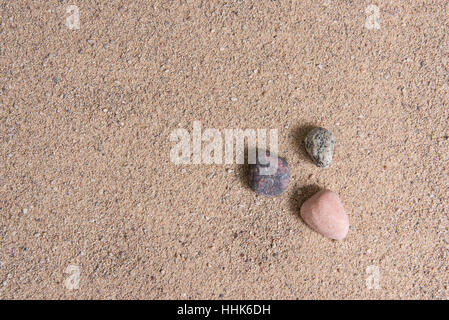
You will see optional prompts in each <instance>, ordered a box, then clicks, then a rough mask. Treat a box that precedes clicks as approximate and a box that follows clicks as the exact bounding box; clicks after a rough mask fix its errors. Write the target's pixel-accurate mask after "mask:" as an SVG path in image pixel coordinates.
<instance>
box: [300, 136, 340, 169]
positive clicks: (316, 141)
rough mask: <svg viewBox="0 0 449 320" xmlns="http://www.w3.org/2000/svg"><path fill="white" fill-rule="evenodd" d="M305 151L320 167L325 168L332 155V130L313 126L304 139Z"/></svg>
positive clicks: (333, 141) (333, 144) (329, 162)
mask: <svg viewBox="0 0 449 320" xmlns="http://www.w3.org/2000/svg"><path fill="white" fill-rule="evenodd" d="M304 142H305V145H306V150H307V153H308V154H309V155H310V157H311V158H312V160H313V162H314V163H315V164H316V165H317V166H318V167H320V168H327V167H329V166H330V164H331V162H332V157H333V155H334V146H335V138H334V135H333V134H332V132H330V131H329V130H326V129H324V128H315V129H313V130H312V131H310V132H309V133H308V134H307V136H306V139H305V141H304Z"/></svg>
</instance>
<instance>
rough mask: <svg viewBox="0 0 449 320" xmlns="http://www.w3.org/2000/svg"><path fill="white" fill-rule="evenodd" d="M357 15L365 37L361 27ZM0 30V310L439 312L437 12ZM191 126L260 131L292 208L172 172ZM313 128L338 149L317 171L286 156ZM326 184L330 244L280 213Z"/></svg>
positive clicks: (426, 8) (441, 147)
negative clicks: (405, 308) (40, 305)
mask: <svg viewBox="0 0 449 320" xmlns="http://www.w3.org/2000/svg"><path fill="white" fill-rule="evenodd" d="M121 3H125V4H121ZM371 3H372V4H376V5H378V6H379V8H380V21H381V27H380V30H369V29H367V28H366V27H365V21H366V19H367V14H366V13H365V8H366V7H367V6H368V5H369V4H371ZM69 4H74V5H77V6H78V7H79V10H80V14H81V28H80V30H69V29H68V28H67V27H66V25H65V21H66V18H67V17H68V14H67V13H66V7H67V6H68V5H69ZM0 13H1V24H0V62H1V73H0V94H1V95H0V138H1V151H0V157H1V161H0V182H1V183H0V210H1V216H0V228H1V229H0V242H1V248H0V261H1V266H0V298H3V299H5V298H26V299H30V298H51V299H55V298H66V299H81V298H100V299H110V298H139V299H143V298H149V299H162V298H175V299H178V298H187V299H190V298H192V299H198V298H204V299H218V298H224V299H227V298H243V299H249V298H264V299H271V298H276V299H284V298H285V299H296V298H300V299H303V298H306V299H317V298H318V299H321V298H330V299H340V298H344V299H349V298H363V299H377V298H382V299H384V298H394V299H409V298H420V299H421V298H423V299H447V298H448V297H449V288H448V282H449V272H448V261H449V253H448V247H449V234H448V227H449V222H448V211H449V210H448V203H449V201H448V200H449V194H448V159H449V155H448V150H449V140H448V135H449V130H448V120H449V111H448V110H449V108H448V107H449V105H448V101H449V94H448V91H449V76H448V74H449V72H448V67H449V45H448V41H449V36H448V34H449V2H448V1H444V0H439V1H437V0H433V1H432V0H427V1H398V0H391V1H374V0H373V1H355V0H354V1H326V0H323V1H310V0H309V1H280V0H279V1H226V2H224V1H125V2H124V1H118V0H114V1H93V0H92V1H76V0H75V1H71V2H70V3H69V2H68V1H56V0H52V1H23V0H20V1H19V0H17V1H2V2H1V3H0ZM233 98H237V100H236V99H233ZM235 100H236V101H235ZM194 120H200V121H202V124H203V127H212V128H217V129H220V130H223V129H226V128H240V129H246V128H252V129H257V128H265V129H269V128H277V129H278V130H279V143H280V152H279V153H280V155H282V156H284V157H286V158H287V160H288V162H289V164H290V166H291V171H292V182H291V184H290V187H289V189H288V191H287V192H286V193H285V194H283V195H282V196H280V197H277V198H264V197H258V196H256V195H255V194H254V193H253V192H252V191H251V190H250V189H249V188H248V187H247V185H246V182H245V175H246V170H245V168H244V167H242V166H238V165H226V166H225V165H211V166H207V165H184V166H176V165H174V164H173V163H172V162H170V158H169V154H170V149H171V148H172V146H173V145H174V143H172V142H170V140H169V135H170V133H171V132H172V130H174V129H175V128H178V127H183V128H186V129H188V130H189V131H191V129H192V124H193V121H194ZM315 125H321V126H324V127H326V128H328V129H329V130H332V131H333V132H334V134H335V136H336V139H337V145H336V153H335V157H334V162H333V164H332V166H331V167H330V168H329V169H326V170H323V169H319V168H317V167H315V166H314V165H313V164H312V163H311V162H310V161H309V160H308V158H307V156H306V154H305V151H304V149H303V146H302V139H303V137H304V134H305V133H306V132H307V130H308V129H309V128H310V127H312V126H315ZM323 187H327V188H330V189H332V190H333V191H336V192H337V193H339V194H340V196H341V198H342V200H343V202H344V204H345V207H346V209H347V211H348V213H349V215H350V221H351V228H350V232H349V235H348V237H347V238H346V239H345V240H344V241H342V242H336V241H331V240H328V239H325V238H323V237H322V236H320V235H319V234H317V233H315V232H313V231H311V230H310V229H309V228H308V227H307V226H306V225H305V224H304V223H303V222H302V221H301V219H300V218H299V216H298V213H299V206H300V204H301V203H302V201H303V200H304V199H305V198H306V197H307V196H309V195H311V194H313V192H314V191H316V190H319V189H320V188H323ZM24 209H25V210H24ZM69 265H76V266H78V267H79V269H80V287H79V289H78V290H69V289H67V288H66V286H65V285H64V281H65V280H66V279H67V278H68V277H69V275H68V274H65V273H64V271H65V270H66V268H67V267H68V266H69ZM369 266H375V267H378V268H379V272H380V276H381V278H380V286H381V288H380V289H377V290H376V289H372V290H369V288H367V286H366V279H367V278H368V277H369V276H370V274H369V273H367V272H366V269H367V267H369Z"/></svg>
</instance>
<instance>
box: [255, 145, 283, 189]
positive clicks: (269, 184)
mask: <svg viewBox="0 0 449 320" xmlns="http://www.w3.org/2000/svg"><path fill="white" fill-rule="evenodd" d="M262 153H263V151H262ZM263 157H264V159H262V162H263V163H265V164H262V163H261V162H260V161H259V156H258V157H257V159H256V163H255V164H251V165H250V186H251V188H252V189H253V190H254V191H255V192H256V193H257V194H261V195H265V196H278V195H280V194H282V193H283V192H284V191H285V190H287V188H288V184H289V183H290V167H289V166H288V163H287V161H286V160H285V159H284V158H282V157H278V156H277V155H274V154H270V152H269V151H265V153H264V154H263ZM276 161H277V169H276V172H271V171H274V169H275V164H276Z"/></svg>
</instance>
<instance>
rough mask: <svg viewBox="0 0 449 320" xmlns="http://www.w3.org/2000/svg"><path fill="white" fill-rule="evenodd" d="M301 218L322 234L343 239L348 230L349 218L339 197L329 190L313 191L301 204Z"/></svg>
mask: <svg viewBox="0 0 449 320" xmlns="http://www.w3.org/2000/svg"><path fill="white" fill-rule="evenodd" d="M300 211H301V217H302V219H303V220H304V221H305V222H306V223H307V224H308V225H309V227H311V228H312V229H313V230H315V231H316V232H318V233H321V234H322V235H323V236H325V237H328V238H331V239H335V240H343V239H344V238H345V237H346V235H347V234H348V231H349V218H348V215H347V214H346V211H345V208H343V204H342V203H341V200H340V197H339V196H338V194H336V193H335V192H332V191H330V190H321V191H320V192H317V193H315V194H314V195H313V196H312V197H310V199H308V200H307V201H306V202H304V203H303V205H302V206H301V210H300Z"/></svg>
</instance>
